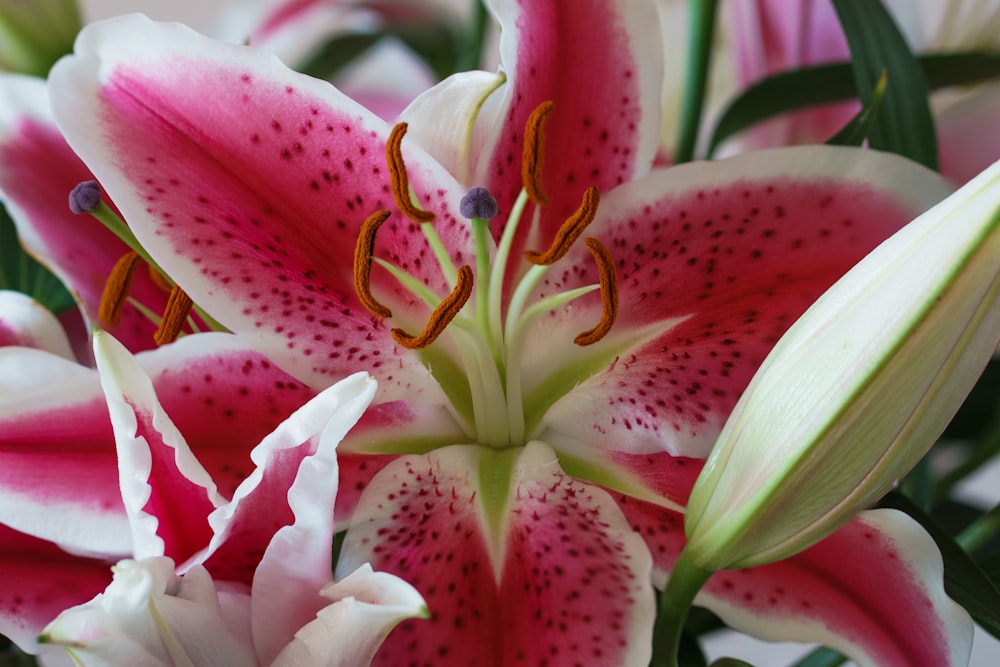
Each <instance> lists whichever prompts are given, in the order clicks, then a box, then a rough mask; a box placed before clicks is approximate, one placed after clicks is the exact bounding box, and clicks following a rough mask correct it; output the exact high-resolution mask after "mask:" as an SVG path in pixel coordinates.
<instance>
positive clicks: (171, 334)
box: [153, 285, 194, 345]
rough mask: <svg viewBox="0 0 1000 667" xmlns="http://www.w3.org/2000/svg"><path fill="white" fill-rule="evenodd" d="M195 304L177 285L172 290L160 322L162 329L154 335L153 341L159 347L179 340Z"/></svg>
mask: <svg viewBox="0 0 1000 667" xmlns="http://www.w3.org/2000/svg"><path fill="white" fill-rule="evenodd" d="M192 306H194V303H193V302H192V301H191V297H189V296H188V295H187V293H186V292H185V291H184V290H182V289H181V288H180V287H178V286H177V285H174V286H173V287H172V288H171V290H170V296H169V297H168V298H167V307H166V309H165V310H164V311H163V319H162V320H160V327H159V328H158V329H157V330H156V333H155V334H153V340H154V341H156V344H157V345H166V344H167V343H173V342H174V341H175V340H177V336H178V335H179V334H180V332H181V327H183V326H184V320H186V319H187V317H188V315H190V314H191V307H192Z"/></svg>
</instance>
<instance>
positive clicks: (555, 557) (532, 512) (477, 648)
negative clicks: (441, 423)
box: [338, 442, 653, 665]
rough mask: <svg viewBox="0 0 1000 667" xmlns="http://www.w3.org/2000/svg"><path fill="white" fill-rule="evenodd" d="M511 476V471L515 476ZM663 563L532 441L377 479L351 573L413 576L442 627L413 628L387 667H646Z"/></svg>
mask: <svg viewBox="0 0 1000 667" xmlns="http://www.w3.org/2000/svg"><path fill="white" fill-rule="evenodd" d="M504 471H509V472H510V473H511V474H510V477H507V476H505V474H504ZM648 559H649V556H648V553H647V552H646V549H645V547H644V546H643V545H642V543H641V540H639V539H638V537H637V536H636V535H634V534H633V533H632V532H631V530H630V529H629V528H628V526H627V524H625V523H624V522H623V520H622V517H621V515H620V514H619V512H618V510H617V509H616V508H615V506H614V504H613V502H612V501H611V498H610V497H609V496H608V495H607V494H606V493H605V492H604V491H602V490H600V489H597V488H596V487H592V486H589V485H587V484H582V483H580V482H577V481H575V480H573V479H572V478H570V477H568V476H567V475H565V474H564V473H563V472H562V471H561V470H560V469H559V467H558V464H557V463H556V460H555V458H554V454H553V452H552V450H551V449H550V448H549V447H547V446H545V445H544V444H542V443H538V442H534V443H530V444H529V445H528V446H527V447H526V448H524V449H523V450H509V451H508V452H505V453H495V452H493V451H492V450H488V449H485V448H481V447H472V446H456V447H450V448H444V449H439V450H435V451H434V452H432V453H431V454H429V455H427V456H425V457H418V456H408V457H402V458H400V459H397V460H396V461H394V462H393V463H391V464H389V465H388V466H386V468H384V469H383V470H382V471H381V472H380V473H379V474H378V475H376V477H375V478H374V479H373V480H372V483H371V485H370V486H369V487H368V489H367V490H366V492H365V494H364V495H363V496H362V499H361V505H360V506H359V507H358V511H357V512H356V514H355V517H354V521H353V523H352V526H351V528H350V530H349V531H348V533H347V537H346V539H345V542H344V546H343V551H342V554H341V559H340V562H339V563H338V570H339V571H350V570H352V569H353V568H355V567H357V566H358V564H360V563H363V562H371V563H372V565H373V567H375V568H377V569H381V570H385V571H387V572H390V573H394V574H397V575H399V576H403V577H405V578H406V579H407V580H408V581H410V582H411V583H413V584H414V585H415V586H416V587H417V589H418V590H420V592H421V593H422V594H423V595H424V597H425V599H426V600H427V605H428V608H429V609H430V611H431V617H430V620H429V621H419V620H415V621H408V622H406V623H404V624H402V625H401V626H400V628H399V629H397V630H396V631H395V632H394V633H393V634H391V635H390V636H389V638H388V640H387V641H386V644H385V645H384V647H383V649H382V650H381V651H380V652H379V654H378V655H377V656H376V659H375V664H399V662H400V661H401V660H402V659H403V658H404V656H405V658H406V660H407V661H409V660H414V661H416V662H417V663H419V664H424V663H426V662H431V663H436V662H440V661H441V660H443V659H446V660H447V661H448V662H449V663H456V664H458V663H463V664H464V663H466V662H470V661H473V660H479V661H482V660H483V657H484V656H489V658H488V659H489V663H487V664H496V665H509V664H514V663H515V662H517V661H518V660H523V661H525V662H526V663H530V664H536V663H539V662H542V661H544V660H553V659H554V656H559V658H558V659H559V660H561V661H577V662H581V663H584V664H588V665H605V664H606V665H646V664H647V663H648V660H649V646H650V641H651V632H652V621H653V599H652V589H651V588H649V586H648V576H649V575H648V567H649V560H648Z"/></svg>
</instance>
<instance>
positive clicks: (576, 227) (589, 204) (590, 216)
mask: <svg viewBox="0 0 1000 667" xmlns="http://www.w3.org/2000/svg"><path fill="white" fill-rule="evenodd" d="M600 203H601V195H600V193H599V192H598V191H597V188H595V187H589V188H587V190H586V192H584V193H583V202H582V203H581V204H580V208H578V209H577V210H576V212H575V213H574V214H573V215H571V216H570V217H569V218H567V219H566V222H564V223H563V224H562V227H560V228H559V231H558V232H556V237H555V238H554V239H553V240H552V245H551V246H549V249H548V250H546V251H545V252H544V253H540V252H538V251H536V250H528V251H527V252H525V253H524V258H525V259H526V260H528V261H529V262H531V263H532V264H539V265H544V266H547V265H549V264H555V263H556V262H558V261H559V260H560V259H562V258H563V257H565V256H566V253H568V252H569V249H570V248H572V247H573V244H574V243H576V240H577V239H578V238H580V235H581V234H583V230H584V229H586V228H587V225H589V224H590V223H591V222H593V221H594V216H596V215H597V206H598V204H600Z"/></svg>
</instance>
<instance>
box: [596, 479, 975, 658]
mask: <svg viewBox="0 0 1000 667" xmlns="http://www.w3.org/2000/svg"><path fill="white" fill-rule="evenodd" d="M615 497H616V498H617V500H618V502H619V504H620V506H621V509H622V511H623V512H624V513H625V515H626V516H627V517H628V520H629V521H630V522H631V524H632V526H633V528H634V529H635V530H636V532H637V533H639V534H640V535H642V536H643V538H645V540H646V543H647V544H648V546H649V549H650V551H651V552H652V554H653V559H654V564H655V568H654V577H653V579H654V581H655V582H656V584H657V586H659V587H662V586H663V585H664V584H665V581H666V575H667V572H669V570H670V568H671V567H672V566H673V563H674V561H675V560H676V559H677V555H678V554H679V553H680V550H681V548H682V547H683V546H684V517H683V515H681V514H678V513H676V512H672V511H670V510H666V509H663V508H661V507H656V506H654V505H651V504H648V503H644V502H642V501H638V500H635V499H632V498H626V497H624V496H617V495H616V496H615ZM696 603H697V604H698V605H700V606H704V607H706V608H708V609H710V610H711V611H713V612H714V613H716V614H718V615H719V617H720V618H722V619H723V621H724V622H725V623H726V624H727V625H730V626H731V627H733V628H735V629H737V630H741V631H744V632H748V633H750V634H753V635H756V636H758V637H761V638H763V639H772V640H783V641H801V642H818V643H822V644H826V645H828V646H832V647H834V648H836V649H837V650H839V651H842V652H843V653H845V654H846V655H848V656H850V657H851V658H853V659H854V660H856V661H857V662H858V664H860V665H863V666H865V667H876V666H878V667H939V666H940V665H965V664H967V663H968V654H969V650H970V649H971V643H972V623H971V621H970V619H969V617H968V614H966V613H965V611H964V610H963V609H962V608H961V607H959V606H958V605H957V604H955V603H954V602H952V601H951V600H950V599H949V598H948V597H947V595H946V594H945V592H944V586H943V570H942V565H941V556H940V554H939V552H938V550H937V547H936V546H935V545H934V542H933V541H932V540H931V538H930V537H929V536H928V535H927V533H925V532H924V531H923V529H921V528H920V527H919V526H918V525H917V524H916V523H915V522H914V521H913V520H912V519H910V518H909V517H907V516H905V515H904V514H902V513H900V512H896V511H894V510H874V511H869V512H863V513H861V515H859V517H858V518H856V519H855V520H854V521H852V522H851V523H850V524H848V525H847V526H845V527H844V528H842V529H840V530H839V531H837V532H836V533H834V534H833V535H831V536H830V537H827V538H826V539H825V540H823V541H822V542H819V543H818V544H816V545H814V546H812V547H810V548H809V549H806V550H805V551H803V552H801V553H799V554H796V555H795V556H792V557H791V558H786V559H785V560H782V561H778V562H776V563H771V564H769V565H764V566H761V567H755V568H749V569H745V570H735V571H721V572H718V573H716V574H715V575H714V576H713V577H712V578H711V579H710V580H709V581H708V583H707V584H706V585H705V587H704V588H703V589H702V591H701V593H700V594H699V596H698V598H697V600H696ZM900 609H905V610H906V613H900V611H899V610H900Z"/></svg>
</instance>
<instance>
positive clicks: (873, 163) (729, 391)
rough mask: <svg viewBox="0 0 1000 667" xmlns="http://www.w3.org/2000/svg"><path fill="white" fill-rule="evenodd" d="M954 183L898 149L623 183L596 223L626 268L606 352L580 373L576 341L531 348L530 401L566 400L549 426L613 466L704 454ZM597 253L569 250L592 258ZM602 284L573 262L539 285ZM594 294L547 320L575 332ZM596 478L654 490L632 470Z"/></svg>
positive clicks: (765, 159) (725, 163) (817, 150)
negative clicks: (886, 244) (777, 349)
mask: <svg viewBox="0 0 1000 667" xmlns="http://www.w3.org/2000/svg"><path fill="white" fill-rule="evenodd" d="M948 191H949V188H948V186H947V184H946V183H945V181H944V180H943V179H941V178H940V177H939V176H937V175H935V174H933V173H932V172H930V171H928V170H925V169H923V168H922V167H919V166H917V165H915V164H913V163H911V162H908V161H906V160H904V159H902V158H898V157H896V156H892V155H887V154H883V153H878V152H875V151H868V150H858V149H844V148H837V147H800V148H789V149H776V150H773V151H761V152H759V153H756V154H753V155H746V156H740V157H736V158H731V159H728V160H720V161H718V162H711V163H694V164H688V165H682V166H678V167H672V168H668V169H664V170H659V171H656V172H654V173H653V174H651V175H650V176H648V177H646V178H644V179H641V180H639V181H635V182H632V183H627V184H625V185H624V186H621V187H619V188H618V189H616V190H614V191H612V192H610V193H608V194H607V195H606V196H605V197H604V198H603V200H602V203H601V211H600V212H599V214H598V219H597V220H596V221H595V222H594V224H593V225H592V226H591V228H590V229H589V230H588V233H593V234H594V235H595V236H596V237H597V238H600V239H602V241H603V242H604V243H605V245H607V247H608V248H609V249H610V250H611V253H612V255H613V256H614V258H615V261H616V265H617V270H618V284H619V294H620V304H619V314H618V320H617V322H616V324H615V328H614V329H613V330H612V332H611V334H610V335H609V336H608V338H607V339H605V340H603V341H601V342H600V343H598V344H596V345H594V346H592V347H593V348H594V349H593V350H588V351H587V354H593V355H595V356H594V358H595V359H598V360H600V359H601V355H602V353H603V355H604V357H603V358H604V359H605V360H606V361H605V362H604V366H603V367H600V368H595V369H594V374H593V375H592V376H590V377H589V378H587V379H584V381H582V382H580V383H579V384H574V382H576V381H578V380H579V378H577V377H575V376H572V375H571V374H567V373H563V374H562V376H560V374H559V373H558V372H556V371H557V370H558V369H559V368H560V367H562V368H568V367H572V366H571V360H570V358H569V357H568V355H569V354H570V353H569V352H564V351H563V350H561V349H560V348H558V347H556V346H539V348H544V349H536V350H535V351H534V352H533V353H532V352H530V351H529V353H528V355H526V359H525V365H526V366H528V367H530V368H531V369H532V370H531V372H530V373H531V374H530V376H527V377H528V379H527V382H529V383H534V384H533V386H529V387H527V388H526V389H525V396H526V397H527V400H526V403H527V404H528V405H536V406H541V407H539V408H538V410H537V412H538V413H540V412H541V410H542V409H543V408H544V407H547V405H548V404H547V403H546V402H545V401H546V397H561V398H559V400H558V401H556V402H555V403H554V404H552V405H551V408H550V409H548V411H547V413H545V414H544V416H543V415H541V414H538V415H537V416H536V417H535V420H536V423H537V422H538V421H540V422H541V425H540V426H539V427H537V430H536V431H535V433H536V434H537V436H536V437H539V438H541V439H544V440H546V441H547V442H550V443H551V444H552V445H553V446H554V447H556V449H557V450H558V451H559V452H560V455H567V456H571V457H575V458H579V459H581V460H583V461H587V462H589V463H590V464H592V466H594V469H595V470H600V469H602V468H604V469H606V468H607V467H608V465H609V463H611V464H613V466H614V468H615V469H616V470H618V471H619V473H622V474H624V475H626V476H633V477H636V478H638V477H641V474H639V471H631V470H629V463H628V460H627V459H628V458H629V457H642V456H645V455H649V454H658V453H662V452H668V453H670V454H672V455H675V456H684V457H695V458H702V457H704V456H705V455H706V454H707V453H708V450H709V448H710V447H711V445H712V443H713V442H714V439H715V436H716V435H717V434H718V431H719V429H720V428H721V426H722V423H723V422H724V420H725V418H726V416H727V415H728V414H729V412H730V411H731V410H732V408H733V406H734V405H735V403H736V400H737V399H738V398H739V395H740V393H741V392H742V391H743V389H744V388H745V387H746V385H747V383H748V382H749V380H750V378H751V376H752V375H753V373H754V372H755V370H756V369H757V367H758V366H759V364H760V363H761V361H762V360H763V358H764V356H766V354H767V352H768V351H769V350H770V349H771V347H772V346H773V345H774V343H775V342H776V341H777V339H778V338H779V337H780V336H781V334H782V333H783V332H784V331H785V330H786V329H787V328H788V327H789V326H790V325H791V324H792V322H794V321H795V319H796V318H797V317H798V316H799V315H800V314H801V313H802V312H803V311H804V310H805V309H806V308H807V307H808V306H809V305H810V304H811V303H812V302H813V301H814V300H815V299H816V298H817V297H818V296H819V295H820V294H822V293H823V291H824V290H826V289H827V288H828V287H829V286H830V285H832V284H833V283H834V282H835V281H836V280H837V279H838V278H840V276H842V275H843V274H844V273H845V272H846V271H847V270H848V269H849V268H850V267H851V266H853V265H854V264H855V263H856V262H857V261H858V260H860V259H861V258H862V257H863V256H864V255H865V254H866V253H868V252H869V251H870V250H872V249H873V248H874V247H875V246H876V245H878V244H879V243H880V242H881V241H883V240H884V239H885V238H887V237H888V236H889V235H890V234H892V233H893V232H895V231H896V230H897V229H899V228H900V227H902V226H903V225H905V224H906V223H907V222H909V221H910V220H911V219H912V218H914V217H916V215H918V214H919V213H921V212H922V211H924V210H926V209H927V208H928V207H930V206H931V205H932V204H934V203H936V202H937V201H938V200H940V199H941V198H943V197H944V196H945V195H946V194H947V193H948ZM583 252H585V251H583V250H574V254H573V255H571V256H570V257H569V258H567V260H564V261H568V262H570V263H571V264H573V265H577V266H584V267H586V266H587V265H586V264H585V262H586V261H587V260H585V259H583V258H582V253H583ZM588 279H591V280H592V278H589V276H588V275H586V269H581V270H580V271H565V272H563V274H562V275H561V277H560V282H559V283H558V284H556V283H553V284H549V285H542V286H540V289H541V290H543V291H552V290H553V289H556V288H557V289H568V288H572V287H575V286H577V285H578V284H582V283H585V282H587V281H588ZM594 301H595V302H596V299H594ZM595 302H592V303H591V304H590V308H588V303H587V302H586V301H585V300H581V302H579V303H574V304H573V305H574V308H573V310H572V311H568V312H567V313H560V314H559V315H557V316H556V317H550V318H546V319H545V320H543V322H544V324H543V326H544V327H545V329H543V330H541V331H539V332H538V333H537V335H538V336H539V337H542V338H552V339H556V340H568V339H569V338H570V336H571V334H570V332H572V331H576V330H578V328H579V327H580V322H579V321H577V320H579V319H583V318H584V317H587V318H589V319H590V320H596V318H597V317H596V315H594V314H593V312H592V311H593V309H596V308H598V307H599V304H598V303H595ZM588 310H590V311H591V312H590V313H589V314H588V313H587V312H586V311H588ZM581 312H582V314H581ZM623 341H624V342H623ZM602 346H604V349H603V350H602ZM553 347H554V349H552V348H553ZM565 347H569V346H565ZM576 354H577V355H579V354H580V353H579V352H577V353H576ZM595 363H596V362H595ZM559 382H562V383H563V384H562V385H559V384H558V383H559ZM549 400H551V399H549ZM582 415H585V416H586V417H585V418H582V417H581V416H582ZM618 454H624V455H626V456H625V457H624V458H622V457H619V458H615V457H616V456H618ZM636 462H637V463H640V464H641V460H638V459H637V460H636ZM590 479H591V481H595V482H598V483H601V484H605V485H611V486H614V487H615V488H620V489H621V490H623V491H626V492H629V493H631V494H633V495H642V494H641V493H640V491H639V488H637V487H636V486H634V485H632V484H629V483H627V482H623V480H622V479H616V480H612V479H610V478H609V477H599V478H596V479H594V478H590ZM622 484H625V486H622ZM641 485H642V483H641V482H640V486H641Z"/></svg>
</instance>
